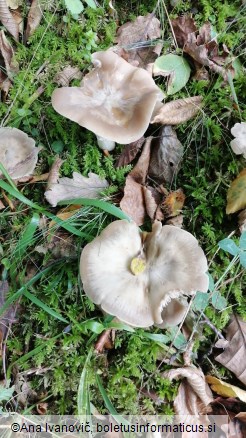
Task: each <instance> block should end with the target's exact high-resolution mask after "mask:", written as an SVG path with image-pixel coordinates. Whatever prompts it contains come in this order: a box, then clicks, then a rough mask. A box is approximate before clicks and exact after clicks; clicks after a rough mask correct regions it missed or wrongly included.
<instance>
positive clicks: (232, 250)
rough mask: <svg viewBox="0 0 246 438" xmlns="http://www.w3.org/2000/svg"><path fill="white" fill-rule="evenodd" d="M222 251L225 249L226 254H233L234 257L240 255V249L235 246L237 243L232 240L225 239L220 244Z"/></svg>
mask: <svg viewBox="0 0 246 438" xmlns="http://www.w3.org/2000/svg"><path fill="white" fill-rule="evenodd" d="M218 245H219V247H220V249H223V250H224V251H226V252H229V254H232V255H233V256H235V255H237V254H238V253H239V248H238V246H237V245H236V244H235V242H233V240H232V239H228V238H226V239H223V240H221V241H220V242H219V243H218Z"/></svg>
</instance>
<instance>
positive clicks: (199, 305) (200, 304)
mask: <svg viewBox="0 0 246 438" xmlns="http://www.w3.org/2000/svg"><path fill="white" fill-rule="evenodd" d="M209 298H210V295H209V294H206V293H204V292H197V293H196V296H195V299H194V301H193V307H194V309H195V310H198V311H200V312H202V311H203V310H205V309H206V307H207V305H208V302H209Z"/></svg>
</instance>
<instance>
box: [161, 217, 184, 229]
mask: <svg viewBox="0 0 246 438" xmlns="http://www.w3.org/2000/svg"><path fill="white" fill-rule="evenodd" d="M183 221H184V217H183V215H182V214H179V215H178V216H174V217H171V218H170V219H168V220H167V221H166V222H165V225H173V226H174V227H179V228H182V226H183Z"/></svg>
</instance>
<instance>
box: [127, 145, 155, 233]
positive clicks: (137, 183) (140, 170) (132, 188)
mask: <svg viewBox="0 0 246 438" xmlns="http://www.w3.org/2000/svg"><path fill="white" fill-rule="evenodd" d="M151 141H152V137H149V138H147V140H146V142H145V145H144V148H143V151H142V154H141V156H140V158H139V160H138V162H137V164H136V166H135V167H134V168H133V170H132V171H131V172H130V173H129V175H128V176H127V177H126V184H125V187H124V196H123V198H122V200H121V202H120V208H121V210H122V211H124V212H125V213H126V214H128V215H129V216H130V217H131V218H132V219H133V220H134V221H135V222H136V224H137V225H142V224H143V223H144V219H145V216H146V209H145V201H144V193H143V184H145V180H146V177H147V172H148V167H149V160H150V147H151Z"/></svg>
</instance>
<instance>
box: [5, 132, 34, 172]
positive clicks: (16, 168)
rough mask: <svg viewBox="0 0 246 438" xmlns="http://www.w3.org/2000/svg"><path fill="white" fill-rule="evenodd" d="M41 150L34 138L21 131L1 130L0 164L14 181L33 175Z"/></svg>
mask: <svg viewBox="0 0 246 438" xmlns="http://www.w3.org/2000/svg"><path fill="white" fill-rule="evenodd" d="M39 150H40V149H39V148H37V147H35V141H34V140H33V138H31V137H28V135H27V134H25V132H23V131H21V130H20V129H17V128H0V162H1V163H2V164H3V166H4V167H5V169H6V170H7V171H8V173H9V174H10V176H11V177H12V178H13V179H17V178H23V177H24V176H28V175H31V173H32V172H33V171H34V169H35V166H36V164H37V160H38V152H39ZM1 176H2V174H1V172H0V177H1Z"/></svg>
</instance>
